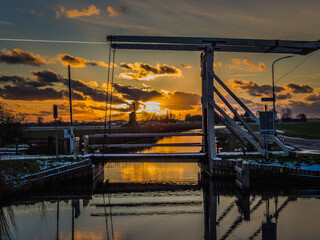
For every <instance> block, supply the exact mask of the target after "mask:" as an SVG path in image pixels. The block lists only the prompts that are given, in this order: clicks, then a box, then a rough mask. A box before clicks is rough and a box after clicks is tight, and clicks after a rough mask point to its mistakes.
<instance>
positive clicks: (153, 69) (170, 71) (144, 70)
mask: <svg viewBox="0 0 320 240" xmlns="http://www.w3.org/2000/svg"><path fill="white" fill-rule="evenodd" d="M120 67H121V68H122V69H124V70H126V71H132V72H123V73H120V75H119V77H120V78H124V79H136V80H153V79H155V78H156V77H162V76H170V77H182V72H181V70H180V69H179V68H176V67H174V66H169V65H166V64H157V65H156V66H152V65H150V64H147V63H140V62H136V63H134V64H126V63H121V64H120Z"/></svg>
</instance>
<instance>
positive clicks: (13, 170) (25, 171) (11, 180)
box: [0, 157, 73, 187]
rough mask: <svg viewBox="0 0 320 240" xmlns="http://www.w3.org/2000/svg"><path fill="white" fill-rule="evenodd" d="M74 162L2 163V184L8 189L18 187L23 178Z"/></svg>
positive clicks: (64, 160) (26, 161)
mask: <svg viewBox="0 0 320 240" xmlns="http://www.w3.org/2000/svg"><path fill="white" fill-rule="evenodd" d="M71 161H73V160H72V159H70V158H58V159H57V158H54V157H53V158H52V159H41V160H40V159H38V160H37V159H22V160H3V161H0V177H1V180H0V181H1V182H2V184H4V185H5V186H6V187H18V186H19V185H20V184H21V183H22V182H23V177H24V176H27V175H29V174H33V173H38V172H41V171H44V170H48V169H52V168H56V167H59V166H63V165H65V164H68V163H71Z"/></svg>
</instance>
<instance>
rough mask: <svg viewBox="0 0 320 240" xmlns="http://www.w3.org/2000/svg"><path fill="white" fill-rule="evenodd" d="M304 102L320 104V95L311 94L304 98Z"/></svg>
mask: <svg viewBox="0 0 320 240" xmlns="http://www.w3.org/2000/svg"><path fill="white" fill-rule="evenodd" d="M303 100H305V101H309V102H320V94H319V95H315V94H310V95H308V96H306V97H304V98H303Z"/></svg>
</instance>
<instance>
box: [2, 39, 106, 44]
mask: <svg viewBox="0 0 320 240" xmlns="http://www.w3.org/2000/svg"><path fill="white" fill-rule="evenodd" d="M0 41H8V42H42V43H79V44H96V45H97V44H99V45H100V44H107V42H87V41H69V40H44V39H23V38H0Z"/></svg>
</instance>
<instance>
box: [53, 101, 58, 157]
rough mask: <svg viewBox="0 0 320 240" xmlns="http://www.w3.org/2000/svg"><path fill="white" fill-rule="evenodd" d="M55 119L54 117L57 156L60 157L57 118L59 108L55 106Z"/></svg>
mask: <svg viewBox="0 0 320 240" xmlns="http://www.w3.org/2000/svg"><path fill="white" fill-rule="evenodd" d="M53 117H54V125H55V128H56V156H57V158H58V157H59V150H58V127H57V117H58V106H57V105H53Z"/></svg>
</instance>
